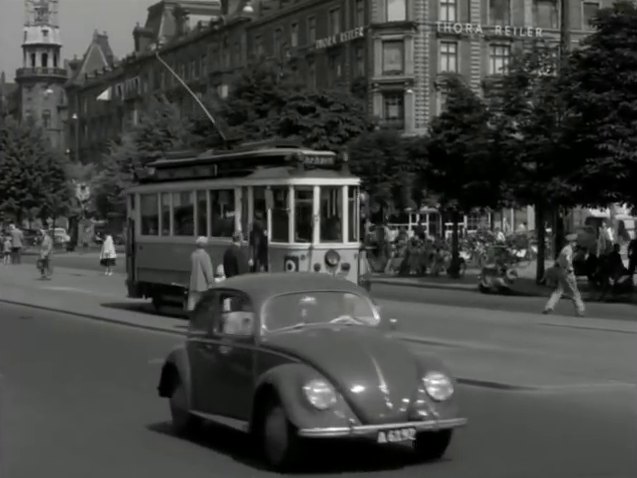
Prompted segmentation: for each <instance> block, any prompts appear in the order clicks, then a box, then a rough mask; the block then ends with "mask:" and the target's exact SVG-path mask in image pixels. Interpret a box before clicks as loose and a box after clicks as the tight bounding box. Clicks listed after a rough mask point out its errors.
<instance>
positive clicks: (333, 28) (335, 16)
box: [328, 8, 341, 35]
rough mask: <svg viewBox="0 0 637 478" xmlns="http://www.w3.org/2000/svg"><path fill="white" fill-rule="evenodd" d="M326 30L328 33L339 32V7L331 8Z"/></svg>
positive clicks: (334, 33)
mask: <svg viewBox="0 0 637 478" xmlns="http://www.w3.org/2000/svg"><path fill="white" fill-rule="evenodd" d="M328 30H329V34H330V35H336V34H337V33H341V9H340V8H333V9H331V10H330V16H329V26H328Z"/></svg>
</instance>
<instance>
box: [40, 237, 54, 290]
mask: <svg viewBox="0 0 637 478" xmlns="http://www.w3.org/2000/svg"><path fill="white" fill-rule="evenodd" d="M40 234H41V235H42V242H41V243H40V260H39V266H40V274H41V279H42V280H49V279H50V278H51V252H53V240H52V239H51V236H49V235H48V234H47V232H46V231H45V230H44V229H42V230H41V231H40Z"/></svg>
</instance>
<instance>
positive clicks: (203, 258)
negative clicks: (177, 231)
mask: <svg viewBox="0 0 637 478" xmlns="http://www.w3.org/2000/svg"><path fill="white" fill-rule="evenodd" d="M242 242H243V236H242V234H241V232H239V231H236V232H235V233H234V234H233V235H232V244H230V246H228V247H227V248H226V250H225V251H224V253H223V259H222V264H220V265H219V267H218V268H217V274H215V269H214V267H213V264H212V259H211V258H210V254H208V252H207V251H206V247H207V246H208V238H207V237H204V236H200V237H198V238H197V240H196V241H195V250H194V251H193V253H192V254H191V255H190V283H189V286H188V303H187V309H188V310H189V311H192V310H194V309H195V306H196V305H197V302H199V299H200V298H201V295H202V294H203V293H204V292H205V291H207V290H208V289H210V288H211V287H212V286H213V285H214V284H215V283H216V282H219V281H221V280H223V279H229V278H231V277H234V276H238V275H241V274H248V273H250V272H264V271H267V235H266V232H265V229H264V228H263V227H261V225H260V224H259V223H256V222H255V224H254V225H253V227H252V231H251V232H250V238H249V246H250V247H249V248H250V258H248V257H247V256H246V253H245V252H244V250H243V249H242V247H241V245H242Z"/></svg>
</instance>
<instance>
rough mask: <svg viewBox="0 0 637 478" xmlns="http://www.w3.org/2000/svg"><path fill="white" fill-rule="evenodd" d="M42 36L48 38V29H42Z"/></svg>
mask: <svg viewBox="0 0 637 478" xmlns="http://www.w3.org/2000/svg"><path fill="white" fill-rule="evenodd" d="M42 37H43V38H44V39H45V40H46V39H47V38H49V30H42Z"/></svg>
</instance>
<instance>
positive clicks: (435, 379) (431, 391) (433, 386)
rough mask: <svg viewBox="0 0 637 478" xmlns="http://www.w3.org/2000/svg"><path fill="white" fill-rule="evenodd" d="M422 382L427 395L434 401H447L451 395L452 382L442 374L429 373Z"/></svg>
mask: <svg viewBox="0 0 637 478" xmlns="http://www.w3.org/2000/svg"><path fill="white" fill-rule="evenodd" d="M422 382H423V384H424V386H425V390H426V391H427V394H428V395H429V396H430V397H431V398H433V399H434V400H436V401H439V402H442V401H445V400H448V399H449V397H451V396H452V395H453V382H452V381H451V378H449V377H448V376H447V375H445V374H444V373H441V372H429V373H428V374H427V375H425V376H424V378H423V379H422Z"/></svg>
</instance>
